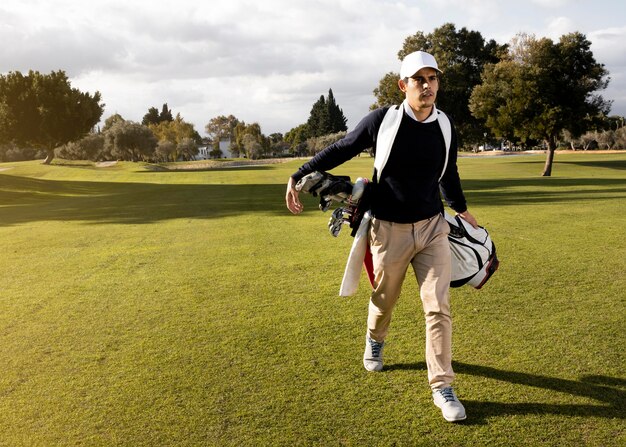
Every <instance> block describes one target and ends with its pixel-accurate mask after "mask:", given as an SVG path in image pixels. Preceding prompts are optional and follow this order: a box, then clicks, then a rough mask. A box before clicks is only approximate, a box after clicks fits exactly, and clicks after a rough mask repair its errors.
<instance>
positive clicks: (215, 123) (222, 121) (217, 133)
mask: <svg viewBox="0 0 626 447" xmlns="http://www.w3.org/2000/svg"><path fill="white" fill-rule="evenodd" d="M239 123H242V121H239V120H238V119H237V118H235V116H233V115H228V116H225V115H220V116H216V117H215V118H211V120H210V121H209V122H208V123H207V124H206V126H205V127H204V130H205V131H206V133H207V134H208V135H209V137H210V138H211V140H215V139H222V138H230V139H231V140H233V132H234V130H235V127H236V126H237V124H239Z"/></svg>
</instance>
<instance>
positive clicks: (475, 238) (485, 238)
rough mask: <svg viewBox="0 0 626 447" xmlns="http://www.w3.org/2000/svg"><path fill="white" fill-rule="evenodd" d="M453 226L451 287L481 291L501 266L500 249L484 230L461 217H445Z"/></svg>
mask: <svg viewBox="0 0 626 447" xmlns="http://www.w3.org/2000/svg"><path fill="white" fill-rule="evenodd" d="M445 218H446V221H448V224H449V225H450V234H449V235H448V241H449V242H450V251H451V254H452V280H451V282H450V287H461V286H463V285H465V284H467V285H468V286H472V287H474V288H476V289H480V288H481V287H482V286H483V285H484V284H485V283H486V282H487V281H488V280H489V278H491V275H493V274H494V273H495V271H496V270H497V269H498V266H499V265H500V262H499V261H498V257H497V256H496V246H495V244H494V243H493V241H492V240H491V237H490V236H489V233H488V232H487V230H485V229H484V228H483V227H478V228H474V227H473V226H471V225H470V224H469V223H467V222H465V221H464V220H463V219H461V218H460V217H459V216H454V217H453V216H451V215H449V214H448V213H445Z"/></svg>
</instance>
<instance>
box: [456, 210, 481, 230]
mask: <svg viewBox="0 0 626 447" xmlns="http://www.w3.org/2000/svg"><path fill="white" fill-rule="evenodd" d="M457 215H458V216H461V219H463V220H464V221H465V222H467V223H468V224H470V225H471V226H473V227H474V228H478V222H477V221H476V218H475V217H474V216H472V215H471V214H470V212H469V211H467V210H465V211H463V212H462V213H457Z"/></svg>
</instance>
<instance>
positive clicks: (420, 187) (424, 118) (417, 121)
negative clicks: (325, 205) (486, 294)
mask: <svg viewBox="0 0 626 447" xmlns="http://www.w3.org/2000/svg"><path fill="white" fill-rule="evenodd" d="M440 73H441V71H440V70H439V68H438V66H437V62H436V60H435V58H434V57H433V56H432V55H430V54H428V53H425V52H423V51H417V52H414V53H411V54H409V55H407V56H406V57H405V58H404V60H403V61H402V65H401V68H400V79H399V80H398V86H399V88H400V90H401V91H402V92H404V94H405V100H404V102H403V104H402V105H401V106H400V107H399V108H393V111H390V110H389V108H381V109H377V110H374V111H373V112H371V113H370V114H368V115H367V116H366V117H365V118H364V119H363V120H362V121H361V122H360V123H359V124H358V125H357V126H356V128H355V129H354V130H353V131H352V132H350V133H349V134H347V135H346V136H345V137H344V138H343V139H342V140H340V141H338V142H336V143H334V144H332V145H330V146H329V147H327V148H326V149H324V150H323V151H322V152H320V153H319V154H317V155H316V156H315V157H313V159H311V161H309V162H308V163H306V164H304V165H303V166H302V167H301V168H300V169H299V170H298V172H296V173H295V174H293V175H292V176H291V178H290V179H289V183H288V185H287V194H286V202H287V208H289V210H290V211H291V212H292V213H294V214H298V213H300V212H302V209H303V207H302V203H301V202H300V200H299V197H298V191H297V190H296V189H295V185H296V183H297V181H298V180H299V179H301V178H302V177H303V176H305V175H306V174H308V173H310V172H313V171H328V170H330V169H332V168H334V167H336V166H338V165H340V164H342V163H344V162H345V161H347V160H349V159H351V158H352V157H354V156H356V155H357V154H359V153H361V152H362V151H363V150H365V149H366V148H369V147H374V148H375V149H376V151H377V159H376V162H375V166H376V167H377V169H375V171H374V178H373V185H374V186H373V189H372V192H371V210H370V211H371V214H372V216H373V217H372V220H371V224H370V229H369V244H370V249H371V252H372V261H373V265H374V290H373V291H372V295H371V298H370V304H369V313H368V319H367V335H366V343H365V353H364V356H363V365H364V366H365V368H366V369H367V370H368V371H381V370H382V369H383V348H384V341H385V338H386V336H387V332H388V328H389V325H390V322H391V313H392V310H393V307H394V306H395V304H396V301H397V299H398V297H399V295H400V289H401V287H402V283H403V281H404V278H405V275H406V271H407V269H408V266H409V264H411V265H412V266H413V270H414V272H415V276H416V279H417V282H418V285H419V288H420V297H421V300H422V304H423V308H424V314H425V320H426V364H427V367H428V381H429V384H430V387H431V390H432V395H433V400H434V403H435V405H437V406H438V407H439V408H440V409H441V410H442V413H443V417H444V418H445V419H446V420H447V421H450V422H456V421H461V420H464V419H465V418H466V415H465V408H464V407H463V405H462V404H461V403H460V402H459V400H458V399H457V397H456V395H455V393H454V391H453V389H452V387H451V383H452V380H453V378H454V372H453V371H452V321H451V316H450V295H449V285H450V274H451V264H450V247H449V243H448V240H447V235H448V232H449V227H448V224H447V223H446V221H445V219H444V217H443V204H442V202H441V196H440V190H441V193H443V196H444V199H445V200H446V202H447V203H448V205H449V206H450V207H451V208H452V209H454V210H455V211H456V212H457V213H458V214H459V215H460V216H461V217H462V218H463V219H465V220H466V221H467V222H469V223H470V224H472V225H473V226H477V225H478V224H477V222H476V219H475V218H474V217H473V216H472V215H471V214H470V213H469V212H468V211H467V206H466V202H465V197H464V195H463V190H462V189H461V182H460V179H459V174H458V170H457V164H456V158H457V141H456V132H454V126H453V125H451V141H450V143H449V144H450V147H449V153H448V152H447V148H446V145H447V144H448V143H447V142H446V137H445V136H444V133H443V131H442V127H441V125H440V123H439V122H438V120H439V119H445V118H442V117H440V113H441V112H439V111H438V110H437V109H436V107H435V100H436V98H437V92H438V90H439V74H440ZM396 110H397V111H396ZM388 113H391V114H395V115H394V116H397V118H396V122H397V123H398V124H397V125H396V128H395V129H394V131H395V135H393V136H392V137H391V138H389V137H388V136H387V137H385V135H389V133H388V132H383V131H380V132H379V130H380V129H381V126H383V127H385V126H384V125H383V121H384V120H386V118H385V117H386V115H387V114H388ZM385 122H387V121H385ZM381 135H382V136H381ZM385 138H387V139H388V140H389V141H388V142H387V147H388V148H389V151H388V153H387V154H386V155H385V160H384V161H383V162H382V163H379V159H380V157H379V153H378V152H379V151H383V150H384V148H381V146H385V144H384V143H383V141H382V140H384V139H385ZM446 154H448V156H447V155H446ZM446 157H447V158H446ZM442 171H443V172H442Z"/></svg>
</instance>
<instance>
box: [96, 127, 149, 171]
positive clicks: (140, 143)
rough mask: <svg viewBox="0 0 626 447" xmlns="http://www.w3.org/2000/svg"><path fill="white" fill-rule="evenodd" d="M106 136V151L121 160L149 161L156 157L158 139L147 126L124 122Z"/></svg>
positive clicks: (112, 128)
mask: <svg viewBox="0 0 626 447" xmlns="http://www.w3.org/2000/svg"><path fill="white" fill-rule="evenodd" d="M104 135H105V137H104V146H105V150H108V151H109V152H110V153H111V154H112V155H113V156H115V157H117V158H119V159H121V160H130V161H140V160H144V161H147V160H150V159H151V158H153V157H154V154H155V149H156V146H157V138H156V137H155V136H154V133H152V130H150V128H149V127H147V126H144V125H142V124H138V123H134V122H132V121H122V122H118V123H116V124H114V125H113V127H111V129H109V130H108V131H107V132H106V133H105V134H104Z"/></svg>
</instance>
